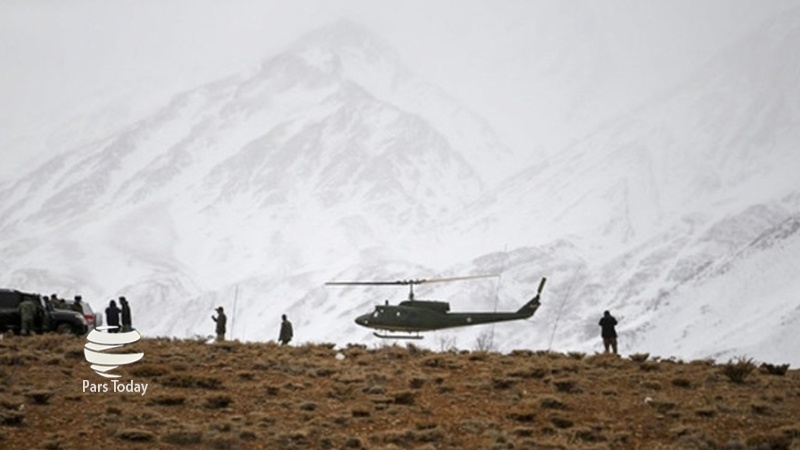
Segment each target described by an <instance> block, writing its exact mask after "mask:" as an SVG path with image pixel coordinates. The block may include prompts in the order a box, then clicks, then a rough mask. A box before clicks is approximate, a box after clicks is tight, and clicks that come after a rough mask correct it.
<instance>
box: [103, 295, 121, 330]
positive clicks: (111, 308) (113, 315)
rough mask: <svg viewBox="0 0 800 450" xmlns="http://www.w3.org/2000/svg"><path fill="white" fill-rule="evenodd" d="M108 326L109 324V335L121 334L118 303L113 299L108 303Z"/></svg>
mask: <svg viewBox="0 0 800 450" xmlns="http://www.w3.org/2000/svg"><path fill="white" fill-rule="evenodd" d="M106 324H108V326H109V327H114V328H109V329H108V332H109V333H118V332H119V308H117V302H115V301H114V300H113V299H112V300H111V301H109V302H108V308H106Z"/></svg>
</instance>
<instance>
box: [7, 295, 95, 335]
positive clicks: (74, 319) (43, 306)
mask: <svg viewBox="0 0 800 450" xmlns="http://www.w3.org/2000/svg"><path fill="white" fill-rule="evenodd" d="M25 299H32V300H33V303H34V304H35V305H36V318H35V319H34V330H35V331H37V332H40V333H41V332H46V331H55V332H57V333H73V334H78V335H80V334H86V332H88V331H89V327H88V324H87V323H86V319H85V318H84V317H83V314H80V313H78V312H75V311H72V310H68V309H58V308H54V306H53V304H52V303H50V302H49V301H45V300H43V299H42V297H41V296H39V295H38V294H28V293H25V292H20V291H16V290H11V289H0V332H3V331H6V330H11V331H13V332H14V334H19V332H20V328H21V326H22V318H21V317H20V314H19V305H20V303H22V302H23V301H24V300H25Z"/></svg>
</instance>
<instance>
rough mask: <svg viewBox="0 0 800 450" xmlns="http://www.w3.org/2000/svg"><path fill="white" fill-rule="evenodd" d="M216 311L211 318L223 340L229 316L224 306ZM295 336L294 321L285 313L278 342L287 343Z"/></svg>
mask: <svg viewBox="0 0 800 450" xmlns="http://www.w3.org/2000/svg"><path fill="white" fill-rule="evenodd" d="M216 311H217V315H216V316H211V319H212V320H213V321H214V322H216V323H217V327H216V330H215V331H216V332H217V342H222V341H224V340H225V332H226V331H227V330H226V325H227V323H228V316H226V315H225V309H224V308H223V307H222V306H218V307H217V309H216ZM293 337H294V329H293V328H292V322H289V319H288V318H287V317H286V314H283V315H282V316H281V331H280V333H278V342H280V343H281V345H286V344H288V343H289V342H290V341H291V340H292V338H293Z"/></svg>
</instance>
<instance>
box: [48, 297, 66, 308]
mask: <svg viewBox="0 0 800 450" xmlns="http://www.w3.org/2000/svg"><path fill="white" fill-rule="evenodd" d="M50 303H51V304H52V305H53V308H56V309H67V302H65V301H64V299H62V298H58V296H57V295H56V294H51V295H50Z"/></svg>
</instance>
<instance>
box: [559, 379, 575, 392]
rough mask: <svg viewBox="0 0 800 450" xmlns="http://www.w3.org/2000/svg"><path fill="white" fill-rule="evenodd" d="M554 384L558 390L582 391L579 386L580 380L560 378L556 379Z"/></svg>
mask: <svg viewBox="0 0 800 450" xmlns="http://www.w3.org/2000/svg"><path fill="white" fill-rule="evenodd" d="M553 385H554V386H555V387H556V390H557V391H558V392H569V393H579V392H580V391H581V390H580V389H579V388H578V382H577V381H575V380H558V381H554V382H553Z"/></svg>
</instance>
